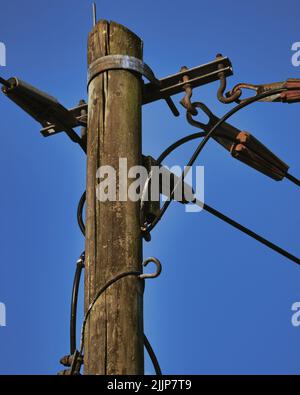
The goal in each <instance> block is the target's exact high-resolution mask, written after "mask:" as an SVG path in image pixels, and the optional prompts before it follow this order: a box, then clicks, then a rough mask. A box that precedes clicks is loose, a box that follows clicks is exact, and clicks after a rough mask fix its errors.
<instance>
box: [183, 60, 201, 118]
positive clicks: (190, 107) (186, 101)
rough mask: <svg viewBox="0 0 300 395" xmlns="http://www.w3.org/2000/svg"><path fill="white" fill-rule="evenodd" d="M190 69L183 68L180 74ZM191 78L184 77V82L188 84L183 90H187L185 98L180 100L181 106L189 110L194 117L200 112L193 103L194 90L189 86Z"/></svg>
mask: <svg viewBox="0 0 300 395" xmlns="http://www.w3.org/2000/svg"><path fill="white" fill-rule="evenodd" d="M187 70H188V68H187V67H186V66H182V67H181V69H180V72H183V71H187ZM189 79H190V78H189V76H188V75H184V76H183V77H182V81H183V82H186V84H185V85H184V86H183V89H184V90H185V96H184V97H183V98H182V99H181V100H180V104H181V105H182V106H183V107H184V108H185V109H186V110H187V112H188V113H190V114H192V115H197V114H198V111H197V110H196V108H195V106H194V105H193V104H192V102H191V98H192V96H193V88H192V86H191V84H189V83H188V82H189Z"/></svg>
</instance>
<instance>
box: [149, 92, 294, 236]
mask: <svg viewBox="0 0 300 395" xmlns="http://www.w3.org/2000/svg"><path fill="white" fill-rule="evenodd" d="M287 90H288V89H287V88H278V89H272V90H269V91H267V92H263V93H261V94H259V95H256V96H253V97H250V98H248V99H245V101H244V102H242V103H240V104H238V105H237V106H235V107H233V108H232V109H231V110H230V111H228V112H227V113H226V114H225V115H224V116H223V117H222V118H221V119H219V121H218V122H217V123H216V124H215V125H214V126H213V127H212V128H211V129H210V131H209V132H208V133H207V134H206V136H205V137H204V138H203V140H202V141H201V142H200V144H199V145H198V147H197V148H196V150H195V151H194V153H193V155H192V156H191V158H190V160H189V162H188V164H187V165H186V167H185V170H184V171H183V173H182V174H181V177H180V179H179V180H178V182H177V183H176V185H175V186H174V188H173V190H172V192H171V195H170V198H169V200H167V201H166V202H165V203H164V205H163V207H162V209H161V211H160V213H159V214H158V215H157V216H156V218H155V219H154V220H153V221H152V223H151V224H150V225H148V226H147V229H146V232H147V233H149V232H151V231H152V230H153V229H154V228H155V226H156V225H157V224H158V222H159V221H160V220H161V218H162V217H163V215H164V213H165V212H166V211H167V209H168V207H169V205H170V204H171V201H172V200H173V197H174V194H175V191H176V189H177V187H178V185H179V183H180V182H182V180H184V178H185V176H186V175H187V173H188V171H189V169H190V168H191V167H192V166H193V164H194V163H195V161H196V159H197V158H198V156H199V154H200V153H201V151H202V150H203V148H204V147H205V145H206V144H207V142H208V140H209V139H210V138H211V136H212V135H213V133H214V132H215V131H216V129H217V128H219V127H220V126H221V125H222V124H223V123H224V122H225V121H227V119H229V118H230V117H231V116H232V115H234V114H235V113H236V112H238V111H239V110H241V109H242V108H244V107H247V106H249V105H250V104H252V103H255V102H256V101H259V100H261V99H264V98H266V97H269V96H273V95H276V94H279V93H281V92H284V91H287Z"/></svg>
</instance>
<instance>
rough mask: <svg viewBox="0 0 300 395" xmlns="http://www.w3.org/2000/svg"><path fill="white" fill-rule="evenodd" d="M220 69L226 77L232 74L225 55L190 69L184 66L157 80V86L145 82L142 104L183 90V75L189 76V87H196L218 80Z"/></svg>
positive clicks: (184, 80)
mask: <svg viewBox="0 0 300 395" xmlns="http://www.w3.org/2000/svg"><path fill="white" fill-rule="evenodd" d="M220 65H222V69H220V68H219V66H220ZM221 71H222V72H224V74H225V76H226V77H228V76H231V75H232V74H233V71H232V65H231V62H230V60H229V59H228V58H227V57H225V58H224V57H220V58H218V59H216V60H214V61H212V62H210V63H206V64H203V65H200V66H197V67H194V68H192V69H188V68H184V70H182V71H180V72H179V73H177V74H173V75H170V76H168V77H165V78H162V79H161V80H159V87H157V86H156V85H153V84H152V83H149V84H146V85H145V86H144V94H143V104H148V103H152V102H154V101H156V100H159V99H163V98H165V97H166V96H172V95H176V94H177V93H180V92H183V91H184V87H185V85H186V79H185V78H184V77H185V76H186V77H188V78H189V79H188V83H189V85H190V86H191V88H196V87H197V86H201V85H205V84H209V83H211V82H214V81H217V80H219V73H220V72H221Z"/></svg>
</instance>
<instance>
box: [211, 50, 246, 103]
mask: <svg viewBox="0 0 300 395" xmlns="http://www.w3.org/2000/svg"><path fill="white" fill-rule="evenodd" d="M222 57H223V56H222V55H221V54H217V55H216V59H219V58H222ZM218 69H219V70H222V69H223V65H222V64H219V65H218ZM218 77H219V80H220V86H219V89H218V91H217V97H218V100H219V101H220V102H221V103H224V104H229V103H233V102H235V101H237V100H238V99H239V98H240V97H241V95H242V91H241V90H236V91H235V92H233V93H231V92H227V93H226V94H225V96H224V92H225V90H226V86H227V81H226V75H225V73H224V71H223V70H222V71H220V72H219V73H218Z"/></svg>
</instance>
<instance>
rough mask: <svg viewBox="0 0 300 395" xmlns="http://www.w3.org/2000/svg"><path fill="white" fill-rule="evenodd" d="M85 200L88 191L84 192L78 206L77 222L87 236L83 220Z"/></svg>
mask: <svg viewBox="0 0 300 395" xmlns="http://www.w3.org/2000/svg"><path fill="white" fill-rule="evenodd" d="M85 201H86V191H84V192H83V194H82V196H81V198H80V200H79V203H78V207H77V222H78V225H79V228H80V230H81V232H82V234H83V236H85V224H84V222H83V207H84V203H85Z"/></svg>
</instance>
